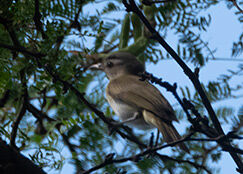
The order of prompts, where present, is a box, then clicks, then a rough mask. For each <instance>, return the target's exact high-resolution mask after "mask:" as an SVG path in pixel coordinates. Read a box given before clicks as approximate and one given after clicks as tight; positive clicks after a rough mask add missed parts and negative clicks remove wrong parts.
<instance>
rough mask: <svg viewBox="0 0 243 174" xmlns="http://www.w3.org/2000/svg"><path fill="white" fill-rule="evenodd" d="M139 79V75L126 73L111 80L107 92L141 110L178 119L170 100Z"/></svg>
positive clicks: (162, 117) (163, 118)
mask: <svg viewBox="0 0 243 174" xmlns="http://www.w3.org/2000/svg"><path fill="white" fill-rule="evenodd" d="M139 79H140V77H138V76H133V75H126V76H122V77H119V78H117V79H114V80H111V81H110V83H109V84H108V86H107V90H106V93H107V95H110V96H112V97H115V98H116V99H117V100H119V101H120V102H124V103H127V104H129V105H131V106H134V107H137V108H138V109H141V111H142V110H144V109H145V110H148V111H150V112H152V113H154V114H155V115H156V116H158V117H160V118H161V119H162V120H164V121H173V120H174V121H178V120H177V118H176V116H175V114H174V111H173V109H172V107H171V106H170V104H169V102H168V101H167V100H166V99H165V98H164V97H163V96H162V94H161V93H160V92H159V90H158V89H157V88H156V87H154V86H153V85H151V84H150V83H149V82H147V81H141V80H139ZM111 86H112V88H111Z"/></svg>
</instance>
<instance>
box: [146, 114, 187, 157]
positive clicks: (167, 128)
mask: <svg viewBox="0 0 243 174" xmlns="http://www.w3.org/2000/svg"><path fill="white" fill-rule="evenodd" d="M143 116H144V120H145V121H146V122H148V123H150V124H152V125H154V126H155V127H157V128H158V129H159V131H160V132H161V133H162V135H163V138H164V140H165V142H167V143H171V142H173V141H178V140H180V139H181V136H180V135H179V133H178V132H177V130H176V129H175V127H174V126H173V125H172V124H168V123H166V122H163V121H162V120H161V119H160V118H159V117H157V116H155V115H154V114H153V113H151V112H148V111H146V110H144V111H143ZM178 146H179V147H180V148H181V149H182V150H184V151H185V152H187V153H190V152H189V149H188V148H187V146H186V145H185V144H184V143H183V142H182V143H179V144H178Z"/></svg>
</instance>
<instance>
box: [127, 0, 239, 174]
mask: <svg viewBox="0 0 243 174" xmlns="http://www.w3.org/2000/svg"><path fill="white" fill-rule="evenodd" d="M128 1H129V2H128ZM122 2H123V4H124V6H125V7H126V10H127V11H128V12H130V11H132V12H134V13H135V14H137V15H138V17H139V18H140V19H141V20H142V22H143V23H144V25H145V26H146V27H147V29H148V30H149V31H150V32H151V34H152V37H153V39H155V40H157V41H158V42H159V43H160V44H161V46H162V47H163V48H164V49H165V50H166V51H167V52H168V53H169V54H170V55H171V56H172V57H173V58H174V60H175V61H176V62H177V63H178V64H179V65H180V67H181V68H182V69H183V71H184V73H185V74H186V75H187V77H188V78H189V79H190V80H191V82H192V83H193V85H194V87H195V88H196V90H197V92H198V93H199V95H200V97H201V99H202V102H203V104H204V106H205V108H206V110H207V112H208V114H209V116H210V118H211V120H212V122H213V125H214V127H215V128H216V130H217V132H218V134H219V135H221V134H223V135H224V131H223V129H222V127H221V125H220V123H219V120H218V118H217V116H216V114H215V112H214V110H213V108H212V105H211V103H210V102H209V100H208V98H207V96H206V93H205V91H204V90H203V88H202V86H201V84H200V81H199V79H198V78H197V76H196V75H195V74H194V73H193V72H192V70H191V69H190V68H189V67H188V66H187V65H186V64H185V62H184V61H183V60H182V59H181V58H180V57H179V56H178V54H177V53H176V52H175V51H174V50H173V49H172V48H171V47H170V46H169V45H168V43H167V42H166V41H165V40H164V39H163V38H162V37H161V36H160V34H159V33H158V32H157V31H156V30H155V29H154V28H153V27H152V25H151V24H150V23H149V21H148V20H147V19H146V17H145V16H144V15H143V13H142V12H141V10H140V9H139V8H138V6H137V5H136V3H135V1H134V0H123V1H122ZM230 155H231V156H232V158H233V159H234V161H235V163H236V164H237V166H238V171H241V172H243V163H242V161H241V159H240V158H239V156H238V155H237V154H236V153H233V152H230Z"/></svg>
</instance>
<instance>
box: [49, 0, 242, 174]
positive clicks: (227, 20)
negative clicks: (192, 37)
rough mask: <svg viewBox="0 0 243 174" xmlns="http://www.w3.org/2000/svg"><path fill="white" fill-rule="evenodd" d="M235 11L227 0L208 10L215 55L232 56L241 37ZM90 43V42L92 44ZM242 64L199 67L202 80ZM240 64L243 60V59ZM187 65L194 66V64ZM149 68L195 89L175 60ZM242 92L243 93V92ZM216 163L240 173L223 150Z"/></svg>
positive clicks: (171, 40)
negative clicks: (228, 5)
mask: <svg viewBox="0 0 243 174" xmlns="http://www.w3.org/2000/svg"><path fill="white" fill-rule="evenodd" d="M85 10H87V11H89V12H90V14H92V13H95V11H94V10H95V9H94V8H93V7H92V6H87V7H86V8H85ZM235 11H236V10H235V9H234V8H233V9H231V10H229V9H228V8H227V7H226V3H225V2H224V1H222V2H221V3H219V5H217V6H214V7H212V8H210V9H209V10H207V11H206V12H205V13H210V14H211V16H212V22H211V25H210V27H209V29H208V30H207V32H205V33H202V38H203V39H204V40H206V41H208V42H209V47H210V48H217V51H216V53H215V54H214V55H215V57H216V58H230V57H231V48H232V43H233V41H237V40H238V37H239V35H240V33H241V32H242V31H243V26H242V25H240V23H239V21H238V19H237V17H236V16H235V14H234V12H235ZM119 15H121V14H119ZM176 37H177V36H175V35H174V34H173V32H171V33H170V34H169V35H168V37H167V38H166V41H167V42H168V44H169V45H171V46H172V47H175V46H176V40H178V38H176ZM88 44H90V45H91V44H92V43H88ZM175 50H176V49H175ZM240 58H241V60H243V55H241V57H238V58H237V59H240ZM239 63H240V62H239V61H219V60H217V61H216V60H210V61H209V62H208V64H207V65H206V66H205V67H203V68H202V69H201V70H200V74H199V77H200V80H201V81H202V82H208V81H213V80H216V79H217V77H218V76H219V75H220V74H227V71H228V69H231V70H236V69H237V65H238V64H239ZM241 63H243V61H242V62H241ZM187 64H188V65H189V66H190V67H192V68H193V65H192V64H190V63H187ZM147 71H148V72H151V73H153V74H154V75H155V76H157V77H161V78H163V80H165V81H168V82H170V83H174V82H176V83H177V85H178V86H181V87H183V86H188V87H189V88H190V89H191V90H194V88H193V86H192V84H191V82H190V80H189V79H188V78H187V77H186V76H185V75H184V74H183V73H182V70H181V68H180V67H179V66H178V65H177V63H176V62H175V61H173V60H164V61H160V62H159V63H158V64H156V65H155V64H148V65H147ZM238 83H243V80H242V79H240V78H234V79H232V81H231V84H232V85H234V84H238ZM158 88H159V89H160V90H161V92H162V93H163V95H164V96H165V97H166V98H167V99H168V100H169V102H170V103H171V104H174V103H176V100H175V99H174V97H173V96H172V95H171V94H170V93H168V92H166V91H165V90H164V89H162V88H160V87H158ZM241 94H243V93H242V91H241ZM221 105H222V106H225V105H227V106H232V107H234V108H235V109H236V110H237V109H239V107H240V106H241V105H243V98H239V99H230V100H225V101H222V102H219V103H217V104H216V105H213V107H219V106H221ZM184 124H185V123H182V124H178V125H176V126H177V128H178V130H179V131H183V127H184V126H183V125H184ZM229 128H230V127H229V126H223V129H224V131H225V132H226V133H227V131H229ZM239 143H240V147H241V148H243V142H239ZM63 153H64V156H66V157H67V156H70V154H69V152H68V151H66V150H64V151H63ZM216 166H217V167H220V168H221V171H220V174H229V173H230V174H237V172H236V171H235V167H236V165H235V164H234V161H233V160H232V159H231V157H230V156H229V154H228V153H225V152H223V155H222V157H221V160H220V161H219V162H218V163H217V164H216ZM73 172H74V168H73V166H72V165H70V164H68V163H66V164H65V165H64V167H63V169H62V171H61V174H69V173H70V174H71V173H73ZM51 173H53V174H54V173H56V172H55V171H51Z"/></svg>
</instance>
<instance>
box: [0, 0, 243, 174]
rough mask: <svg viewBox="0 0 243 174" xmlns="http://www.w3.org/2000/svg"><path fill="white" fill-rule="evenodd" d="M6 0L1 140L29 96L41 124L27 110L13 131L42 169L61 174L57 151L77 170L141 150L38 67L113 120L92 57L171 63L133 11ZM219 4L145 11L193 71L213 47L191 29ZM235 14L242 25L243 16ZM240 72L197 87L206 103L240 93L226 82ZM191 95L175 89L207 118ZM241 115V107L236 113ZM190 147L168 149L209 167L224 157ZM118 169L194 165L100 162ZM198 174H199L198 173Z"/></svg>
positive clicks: (76, 1) (208, 148)
mask: <svg viewBox="0 0 243 174" xmlns="http://www.w3.org/2000/svg"><path fill="white" fill-rule="evenodd" d="M3 2H4V3H2V4H1V7H0V23H1V24H0V98H1V99H3V98H4V97H6V96H7V101H6V102H5V103H4V106H1V109H0V122H1V124H0V135H1V138H2V139H5V140H6V141H7V142H9V141H10V139H11V132H12V131H13V129H12V125H13V124H14V122H15V120H16V118H17V113H18V112H19V110H21V104H22V103H23V102H24V100H25V95H26V93H25V90H27V95H28V102H29V103H30V104H32V105H33V106H34V107H35V108H36V109H37V110H38V111H40V112H41V113H44V115H46V117H43V118H39V117H37V116H36V115H35V114H34V113H33V112H31V111H30V110H28V109H27V110H28V112H26V113H25V115H24V117H23V119H22V120H21V123H20V125H19V129H18V131H17V138H16V145H17V146H18V147H19V149H20V150H21V151H24V152H25V154H28V156H29V157H30V159H31V160H32V161H33V162H34V163H36V164H37V165H39V166H41V167H44V169H45V170H50V169H56V170H61V168H62V166H63V164H64V162H66V161H68V160H69V157H66V156H65V155H63V154H62V151H63V149H65V150H66V149H68V150H69V151H70V152H71V153H70V156H71V157H70V158H71V161H72V162H73V164H74V166H75V167H76V170H77V171H80V170H83V169H88V168H90V167H92V166H95V165H97V164H100V163H102V162H103V161H104V158H105V156H106V155H107V154H109V153H110V152H114V153H115V154H117V156H116V157H117V158H119V157H121V158H122V157H126V156H130V155H132V154H135V153H136V152H139V148H138V147H137V146H136V145H135V144H133V143H131V142H129V141H127V140H124V139H122V137H121V136H119V135H118V134H116V133H113V134H112V135H109V134H108V129H107V125H106V124H105V123H103V122H102V121H101V120H100V119H99V118H98V117H97V116H96V115H95V114H94V113H92V112H91V111H90V110H88V109H87V106H86V105H85V104H80V102H79V101H78V99H77V96H76V95H75V94H74V93H73V92H72V91H70V90H67V89H66V88H65V86H64V85H63V84H62V83H60V82H58V81H55V80H53V78H52V76H51V74H50V73H49V72H47V71H46V70H45V69H43V67H40V66H39V64H42V65H48V66H49V67H51V68H52V69H54V70H55V75H58V77H60V78H61V79H62V80H64V81H68V82H69V83H71V84H73V85H74V86H75V87H76V88H77V89H78V90H79V91H80V92H83V93H86V95H85V97H86V98H87V99H88V100H89V101H91V102H92V103H93V104H94V106H95V107H97V108H100V109H101V110H102V111H104V113H105V115H106V116H107V117H109V118H110V117H111V116H113V115H114V113H113V112H112V111H111V109H110V108H109V106H107V103H106V101H105V99H104V95H103V94H104V87H105V84H106V81H105V80H104V74H101V73H99V72H92V71H90V70H88V67H89V66H90V65H91V64H93V63H94V62H97V61H98V58H100V57H102V56H104V55H106V54H109V53H111V52H114V51H118V50H120V51H129V52H131V53H133V54H134V55H136V56H138V59H139V60H141V61H142V62H144V63H145V62H153V63H157V62H159V61H162V59H165V58H170V57H169V56H168V55H166V53H163V52H162V51H161V49H160V48H158V43H156V42H155V41H154V40H152V39H151V34H150V33H149V32H148V31H147V29H146V28H145V27H144V25H143V24H142V23H141V21H139V19H138V18H137V17H136V16H134V14H130V13H126V12H125V11H124V9H125V8H124V7H123V4H122V3H121V1H120V0H114V1H104V2H102V1H95V0H89V1H84V0H61V1H59V0H53V1H49V0H35V1H32V0H15V1H14V0H9V1H3ZM37 3H38V4H39V5H38V7H37ZM219 3H223V2H220V1H216V0H197V1H196V0H183V1H175V2H174V1H173V2H166V3H158V4H155V5H152V6H145V5H141V8H142V9H143V10H144V13H145V15H146V17H147V18H148V19H149V20H150V22H151V23H152V24H153V26H154V27H155V28H156V29H157V30H159V32H160V33H161V34H162V35H163V36H165V37H166V35H167V33H168V32H169V31H170V30H171V31H173V32H174V33H175V35H176V36H177V37H178V38H179V39H178V45H177V48H178V49H177V52H178V54H179V55H180V56H181V57H182V58H184V59H185V60H186V61H188V62H193V63H194V64H195V65H197V66H206V65H207V60H208V58H213V54H214V52H215V50H211V48H209V47H208V43H207V42H206V41H204V40H203V38H201V36H200V34H197V33H202V32H207V28H208V27H209V26H210V23H211V19H212V18H213V16H211V15H210V14H204V13H203V14H204V15H202V12H203V11H205V10H207V9H209V8H211V7H213V6H215V5H217V4H219ZM38 8H39V9H38ZM38 11H39V12H40V14H38ZM117 14H120V15H117ZM38 15H39V18H38ZM236 15H237V16H239V21H240V22H242V16H240V14H236ZM35 16H37V17H36V18H35ZM35 19H36V20H35ZM37 21H39V22H40V23H38V22H37ZM242 38H243V37H242V34H241V35H240V36H239V40H238V41H236V42H234V43H233V45H232V56H237V55H240V54H241V53H242V50H243V46H242V45H243V44H242ZM2 44H6V45H15V46H16V47H17V46H19V47H20V48H25V49H26V50H27V51H30V52H34V53H41V54H45V56H43V57H41V59H39V62H38V61H36V58H35V56H33V55H30V54H28V53H26V52H23V51H19V50H15V49H12V50H11V49H6V47H4V46H2ZM213 49H214V48H213ZM242 70H243V68H242V65H239V70H238V71H229V73H228V74H223V75H222V76H220V77H219V78H218V79H217V80H215V81H210V82H208V83H207V84H203V87H204V88H205V91H206V92H207V94H208V96H209V99H210V101H211V102H212V103H216V102H219V101H222V100H226V99H228V98H233V97H235V98H237V97H238V93H237V92H238V91H239V90H241V89H242V84H239V85H238V86H231V84H230V80H231V78H233V77H235V76H240V75H242ZM23 74H24V75H23ZM25 83H26V85H25ZM8 92H9V93H10V94H9V95H7V93H8ZM192 93H193V92H192V91H190V89H189V88H188V87H181V96H183V97H185V98H187V99H190V100H191V101H192V102H193V103H194V104H195V106H196V108H197V109H198V110H199V111H201V112H202V113H204V109H203V106H202V102H201V99H200V98H199V96H198V94H197V93H196V92H195V93H194V94H192ZM25 104H26V103H25ZM178 110H179V109H178ZM216 113H217V115H218V117H220V119H221V120H222V121H224V122H226V123H228V120H229V119H228V116H230V115H231V116H232V115H234V114H235V112H234V110H233V109H232V108H229V107H226V106H222V107H219V108H218V109H216ZM241 113H242V108H241V109H240V111H239V115H240V114H241ZM182 114H184V113H182ZM204 114H206V113H204ZM42 116H43V115H42ZM50 118H51V119H55V120H51V119H50ZM184 118H185V117H184ZM231 118H232V119H231V120H233V121H232V125H233V127H234V126H235V127H237V125H239V123H240V121H239V120H240V117H231ZM136 135H137V136H138V137H139V139H140V140H142V141H143V142H148V141H149V137H148V136H145V135H144V133H142V132H136ZM198 136H199V137H200V135H198ZM68 142H71V143H70V144H68ZM188 146H189V149H190V151H191V154H190V155H191V156H192V157H191V156H189V155H187V154H185V153H184V152H178V151H176V150H175V149H172V152H171V156H173V157H175V158H178V159H190V160H191V159H192V160H193V162H196V163H200V164H203V165H205V166H210V165H209V162H208V161H210V160H212V161H215V162H217V161H218V160H219V159H220V154H218V153H217V152H215V149H216V148H215V146H213V144H211V143H207V142H203V143H201V144H198V143H195V142H189V143H188ZM73 148H74V149H75V150H73ZM211 152H213V153H211ZM210 153H211V154H210ZM211 170H212V171H213V169H211ZM121 171H129V173H137V171H139V172H141V173H151V172H152V171H153V172H158V171H159V172H160V173H163V172H165V171H168V172H172V173H178V172H180V173H192V172H195V169H192V168H191V165H190V164H188V163H180V164H178V163H177V162H176V161H170V160H168V161H164V162H163V163H162V162H161V161H159V160H157V159H156V158H150V157H147V156H146V157H143V158H142V159H141V160H140V161H139V162H137V163H135V162H127V163H118V164H112V165H109V166H106V167H104V168H102V169H100V171H99V173H105V172H108V173H116V172H117V173H118V172H121ZM197 173H202V171H200V170H198V172H197Z"/></svg>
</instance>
